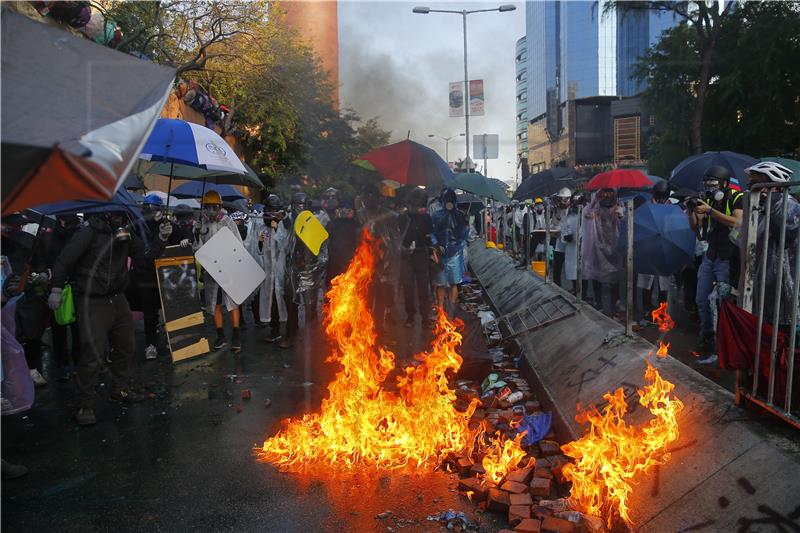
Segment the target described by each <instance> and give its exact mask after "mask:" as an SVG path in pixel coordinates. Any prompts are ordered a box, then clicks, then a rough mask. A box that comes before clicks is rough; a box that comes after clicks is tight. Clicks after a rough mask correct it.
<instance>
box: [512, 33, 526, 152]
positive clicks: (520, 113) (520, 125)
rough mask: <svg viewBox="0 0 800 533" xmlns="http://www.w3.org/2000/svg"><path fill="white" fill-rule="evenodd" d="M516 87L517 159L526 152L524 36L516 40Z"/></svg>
mask: <svg viewBox="0 0 800 533" xmlns="http://www.w3.org/2000/svg"><path fill="white" fill-rule="evenodd" d="M514 62H515V64H516V75H517V76H516V87H517V107H516V109H517V118H516V121H517V129H516V138H517V160H520V159H521V158H524V157H526V156H527V153H528V45H527V41H526V39H525V37H523V38H521V39H519V40H518V41H517V48H516V55H515V56H514Z"/></svg>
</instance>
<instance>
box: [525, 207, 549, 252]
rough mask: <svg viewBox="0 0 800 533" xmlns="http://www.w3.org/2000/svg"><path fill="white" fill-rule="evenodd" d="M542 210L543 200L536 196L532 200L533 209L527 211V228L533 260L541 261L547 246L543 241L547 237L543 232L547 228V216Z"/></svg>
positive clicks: (543, 209) (543, 208)
mask: <svg viewBox="0 0 800 533" xmlns="http://www.w3.org/2000/svg"><path fill="white" fill-rule="evenodd" d="M544 211H545V206H544V200H543V199H541V198H537V199H536V200H534V202H533V209H532V210H531V211H530V212H529V213H528V216H529V217H530V222H529V225H528V228H529V231H530V232H531V235H530V239H531V254H533V257H534V260H535V261H543V260H544V254H545V253H547V247H546V246H545V242H544V241H545V239H546V237H547V235H546V233H545V231H546V229H547V217H546V215H545V212H544Z"/></svg>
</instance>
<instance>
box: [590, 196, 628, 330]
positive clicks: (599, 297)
mask: <svg viewBox="0 0 800 533" xmlns="http://www.w3.org/2000/svg"><path fill="white" fill-rule="evenodd" d="M623 213H624V212H623V209H622V206H621V205H619V203H618V202H617V193H616V191H615V190H614V189H600V190H599V191H598V192H597V193H596V194H595V196H594V198H593V199H592V202H591V203H590V204H589V206H588V207H586V208H585V209H584V210H583V218H584V222H583V224H584V227H583V271H584V274H585V276H586V279H587V280H591V281H592V291H593V293H594V300H595V301H594V305H595V307H597V308H598V309H600V308H604V306H603V290H604V288H605V287H610V289H611V307H610V314H611V315H615V314H616V313H617V299H618V298H619V278H620V275H621V273H622V271H623V270H622V254H620V253H619V251H618V249H617V241H618V239H619V221H620V219H621V218H622V216H623Z"/></svg>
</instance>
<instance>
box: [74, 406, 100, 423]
mask: <svg viewBox="0 0 800 533" xmlns="http://www.w3.org/2000/svg"><path fill="white" fill-rule="evenodd" d="M75 421H76V422H77V423H78V425H79V426H91V425H92V424H96V423H97V419H96V418H95V417H94V409H90V408H88V407H83V408H81V409H78V412H77V413H75Z"/></svg>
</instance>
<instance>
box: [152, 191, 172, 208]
mask: <svg viewBox="0 0 800 533" xmlns="http://www.w3.org/2000/svg"><path fill="white" fill-rule="evenodd" d="M147 194H155V195H156V196H158V197H159V198H161V201H162V202H164V205H167V203H169V205H177V204H178V198H177V197H175V196H173V195H171V194H167V193H165V192H164V191H148V192H147Z"/></svg>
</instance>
